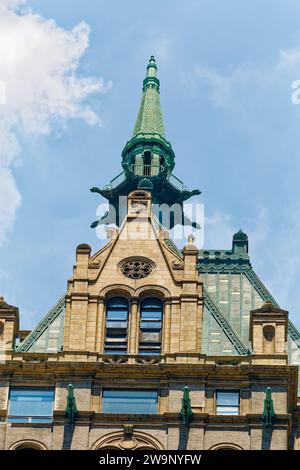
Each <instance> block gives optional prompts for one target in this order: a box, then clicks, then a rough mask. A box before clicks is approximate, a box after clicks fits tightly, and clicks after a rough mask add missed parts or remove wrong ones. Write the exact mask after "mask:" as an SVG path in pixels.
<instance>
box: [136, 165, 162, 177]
mask: <svg viewBox="0 0 300 470" xmlns="http://www.w3.org/2000/svg"><path fill="white" fill-rule="evenodd" d="M163 170H164V167H163V166H161V165H131V171H132V172H133V173H134V174H135V175H136V176H148V177H149V176H150V177H151V176H157V175H158V174H159V173H161V172H162V171H163Z"/></svg>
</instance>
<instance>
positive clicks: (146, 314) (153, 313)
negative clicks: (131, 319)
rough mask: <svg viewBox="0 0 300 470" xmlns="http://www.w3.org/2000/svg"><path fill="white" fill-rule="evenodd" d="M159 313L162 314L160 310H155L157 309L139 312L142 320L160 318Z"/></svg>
mask: <svg viewBox="0 0 300 470" xmlns="http://www.w3.org/2000/svg"><path fill="white" fill-rule="evenodd" d="M161 315H162V312H161V310H157V311H153V310H150V311H147V312H145V311H142V312H141V318H142V319H143V320H161Z"/></svg>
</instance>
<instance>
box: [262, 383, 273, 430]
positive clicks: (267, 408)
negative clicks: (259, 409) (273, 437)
mask: <svg viewBox="0 0 300 470" xmlns="http://www.w3.org/2000/svg"><path fill="white" fill-rule="evenodd" d="M265 394H266V398H265V400H264V410H263V414H262V419H263V421H264V424H265V426H266V427H269V428H270V427H271V426H272V424H273V419H274V418H275V416H276V415H275V411H274V404H273V399H272V389H271V387H267V388H266V390H265Z"/></svg>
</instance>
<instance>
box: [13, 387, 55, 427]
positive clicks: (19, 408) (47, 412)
mask: <svg viewBox="0 0 300 470" xmlns="http://www.w3.org/2000/svg"><path fill="white" fill-rule="evenodd" d="M53 401H54V390H49V389H46V390H45V389H30V388H27V389H22V388H15V389H11V390H10V398H9V415H10V416H15V417H22V416H23V417H34V416H38V417H43V416H48V417H49V416H52V412H53ZM22 421H24V419H23V420H22ZM43 421H44V420H43Z"/></svg>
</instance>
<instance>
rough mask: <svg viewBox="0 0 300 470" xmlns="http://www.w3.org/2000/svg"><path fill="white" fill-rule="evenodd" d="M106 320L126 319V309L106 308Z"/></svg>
mask: <svg viewBox="0 0 300 470" xmlns="http://www.w3.org/2000/svg"><path fill="white" fill-rule="evenodd" d="M106 316H107V319H108V320H127V310H123V311H120V310H107V314H106Z"/></svg>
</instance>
